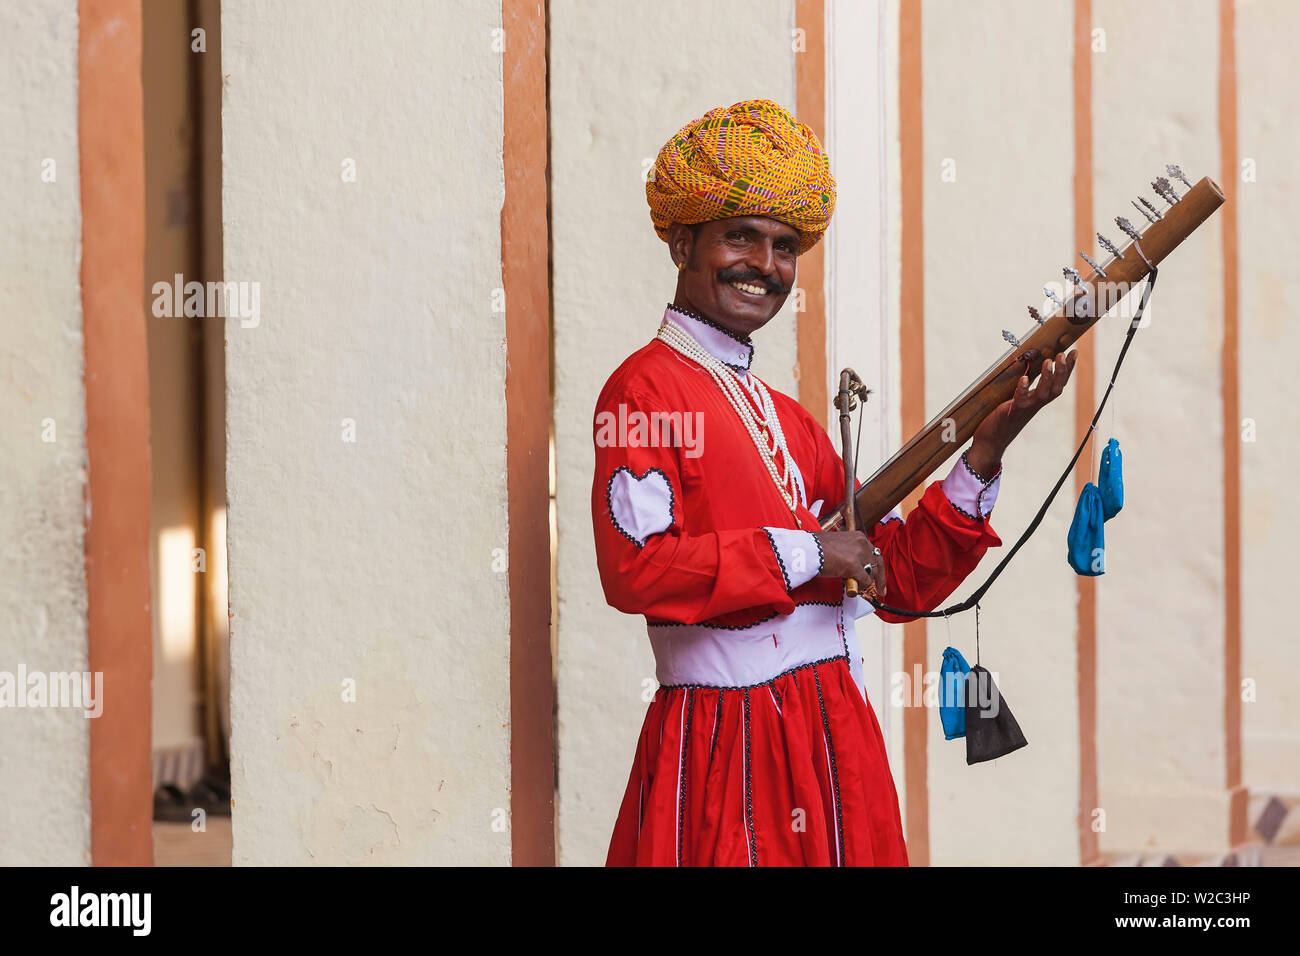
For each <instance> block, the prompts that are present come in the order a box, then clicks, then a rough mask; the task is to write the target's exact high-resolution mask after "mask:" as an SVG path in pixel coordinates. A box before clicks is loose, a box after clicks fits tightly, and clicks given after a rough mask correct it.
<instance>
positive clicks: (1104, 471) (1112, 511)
mask: <svg viewBox="0 0 1300 956" xmlns="http://www.w3.org/2000/svg"><path fill="white" fill-rule="evenodd" d="M1097 484H1099V485H1100V486H1101V512H1102V514H1103V515H1105V520H1107V521H1109V520H1110V519H1111V518H1113V517H1115V516H1116V515H1117V514H1119V510H1120V509H1121V508H1123V507H1124V459H1123V458H1122V457H1121V455H1120V453H1119V442H1117V441H1116V440H1115V439H1113V438H1112V439H1111V440H1110V441H1108V442H1107V443H1106V450H1105V451H1103V452H1102V453H1101V468H1100V469H1098V471H1097Z"/></svg>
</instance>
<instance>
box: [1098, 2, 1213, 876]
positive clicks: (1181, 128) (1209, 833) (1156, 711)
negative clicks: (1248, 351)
mask: <svg viewBox="0 0 1300 956" xmlns="http://www.w3.org/2000/svg"><path fill="white" fill-rule="evenodd" d="M1217 18H1218V4H1217V2H1215V0H1191V2H1184V0H1149V2H1147V3H1143V4H1131V3H1124V2H1121V0H1097V2H1096V3H1094V6H1093V22H1094V24H1095V25H1096V26H1098V27H1101V28H1104V29H1105V30H1106V42H1107V50H1106V52H1105V53H1102V54H1095V55H1094V59H1093V64H1094V74H1093V131H1094V132H1093V136H1094V142H1095V144H1096V148H1095V156H1096V159H1095V164H1096V177H1095V186H1094V193H1093V195H1094V202H1095V205H1094V215H1095V219H1096V222H1097V228H1098V229H1099V230H1101V231H1102V232H1103V233H1105V234H1106V235H1108V236H1110V237H1111V238H1112V239H1114V240H1116V241H1119V236H1118V233H1119V230H1118V229H1116V228H1115V226H1114V217H1115V216H1117V215H1124V216H1128V217H1129V218H1130V219H1131V218H1134V217H1135V216H1136V215H1137V214H1136V212H1135V211H1134V210H1133V208H1132V206H1130V205H1129V202H1128V201H1129V199H1131V198H1132V197H1134V196H1136V195H1138V194H1142V195H1145V196H1146V197H1147V198H1148V199H1152V196H1151V192H1152V191H1151V189H1150V186H1149V185H1148V183H1149V182H1150V180H1151V179H1152V178H1154V177H1155V176H1157V175H1161V174H1163V171H1164V167H1165V165H1166V164H1167V163H1179V164H1181V166H1182V168H1183V169H1184V171H1185V172H1186V173H1187V175H1188V178H1189V179H1191V180H1192V181H1193V182H1195V181H1196V180H1197V179H1199V178H1200V177H1201V176H1205V175H1208V176H1211V177H1213V178H1215V179H1220V178H1221V176H1222V171H1221V170H1220V169H1219V135H1218V116H1217V106H1216V103H1217V91H1218V42H1219V37H1218V29H1217V23H1218V19H1217ZM1136 91H1140V93H1141V96H1140V98H1138V97H1137V96H1135V93H1136ZM1180 192H1181V190H1180ZM1126 206H1127V207H1128V208H1127V210H1126V209H1125V208H1124V207H1126ZM1222 224H1223V216H1222V214H1220V215H1217V216H1215V217H1214V218H1213V219H1211V220H1210V221H1209V222H1207V223H1206V224H1205V225H1204V226H1202V227H1201V228H1200V229H1199V230H1197V231H1196V233H1195V234H1193V235H1192V236H1191V237H1190V238H1189V239H1188V240H1187V241H1186V242H1185V243H1184V244H1183V245H1182V246H1181V247H1180V248H1179V249H1178V250H1177V251H1176V252H1175V253H1174V255H1173V256H1172V257H1171V258H1170V259H1169V260H1168V261H1167V263H1166V264H1165V266H1164V268H1163V269H1162V270H1161V274H1160V278H1159V280H1158V283H1159V284H1158V285H1157V287H1156V289H1155V291H1154V292H1153V294H1152V299H1151V306H1150V308H1149V310H1148V312H1147V315H1146V316H1145V317H1144V318H1149V320H1150V323H1149V325H1147V326H1146V327H1144V328H1142V329H1139V331H1138V333H1137V335H1136V337H1135V338H1134V342H1133V347H1132V348H1131V349H1130V351H1129V354H1128V357H1127V358H1126V359H1125V363H1124V369H1123V372H1122V377H1121V378H1120V381H1119V384H1118V385H1117V386H1116V390H1115V394H1114V395H1113V396H1112V398H1111V402H1112V404H1113V409H1114V411H1113V418H1112V411H1111V409H1110V408H1108V409H1107V411H1106V413H1105V416H1104V417H1103V419H1102V421H1101V423H1100V424H1099V425H1098V432H1099V435H1098V441H1100V442H1104V441H1105V440H1106V439H1108V438H1110V437H1111V436H1112V435H1113V436H1114V437H1116V438H1118V439H1119V441H1120V444H1121V445H1122V446H1123V448H1124V483H1125V489H1124V490H1125V508H1124V511H1123V512H1121V513H1120V514H1119V515H1118V516H1117V517H1116V518H1114V519H1112V520H1111V521H1109V522H1107V524H1106V552H1107V568H1108V571H1107V573H1106V575H1105V576H1104V577H1103V578H1102V579H1101V581H1100V583H1099V585H1098V589H1097V610H1098V614H1097V632H1098V639H1097V656H1098V667H1097V689H1098V699H1097V715H1098V721H1097V754H1098V784H1099V789H1098V792H1099V796H1100V802H1101V807H1102V809H1104V810H1105V811H1106V829H1105V831H1104V832H1102V833H1101V834H1100V845H1101V849H1102V850H1103V851H1107V850H1115V851H1121V850H1132V849H1141V848H1144V847H1148V846H1157V847H1161V848H1164V849H1171V850H1197V851H1203V852H1209V851H1214V850H1219V849H1227V833H1228V804H1227V796H1226V786H1225V778H1224V746H1225V743H1224V722H1223V700H1224V694H1225V688H1224V673H1223V661H1224V651H1223V647H1224V612H1223V603H1222V600H1221V590H1222V576H1221V567H1222V555H1223V548H1224V537H1223V484H1222V469H1223V434H1222V427H1221V418H1222V407H1223V406H1222V374H1221V368H1220V361H1221V358H1220V353H1221V349H1220V345H1221V341H1222V329H1223V285H1222V282H1223V245H1222V242H1223V240H1222ZM1127 328H1128V325H1127V322H1126V321H1125V320H1123V319H1122V318H1118V317H1117V316H1111V317H1110V318H1109V319H1108V320H1106V321H1104V322H1102V323H1101V325H1100V327H1099V328H1098V330H1097V332H1096V333H1095V334H1096V336H1097V339H1096V341H1097V356H1098V362H1097V384H1098V397H1100V395H1101V392H1102V389H1103V387H1104V383H1105V382H1106V381H1108V380H1109V373H1110V370H1111V367H1112V366H1113V364H1114V360H1115V356H1116V355H1117V353H1118V350H1119V347H1120V343H1121V342H1122V339H1123V337H1124V335H1125V333H1126V332H1127ZM1112 421H1113V425H1112ZM1098 447H1099V448H1100V447H1101V446H1100V445H1099V446H1098Z"/></svg>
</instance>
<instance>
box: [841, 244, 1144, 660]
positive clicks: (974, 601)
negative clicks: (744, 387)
mask: <svg viewBox="0 0 1300 956" xmlns="http://www.w3.org/2000/svg"><path fill="white" fill-rule="evenodd" d="M1143 258H1144V259H1145V258H1146V257H1145V256H1144V257H1143ZM1148 264H1149V263H1148ZM1157 271H1158V270H1157V269H1156V267H1155V266H1151V274H1150V275H1148V276H1147V284H1146V285H1145V286H1144V287H1143V289H1142V301H1141V302H1140V303H1139V304H1138V307H1137V313H1136V314H1135V315H1134V316H1133V320H1132V321H1131V322H1130V323H1129V328H1128V335H1126V336H1125V337H1124V346H1123V348H1121V349H1120V350H1119V358H1118V359H1116V360H1115V368H1114V370H1113V371H1112V372H1111V373H1110V384H1109V385H1108V386H1106V394H1105V395H1103V396H1102V398H1101V404H1100V405H1098V406H1097V412H1096V414H1095V415H1093V416H1092V423H1091V424H1090V425H1089V426H1088V432H1087V434H1085V435H1084V436H1083V441H1082V442H1080V443H1079V448H1078V450H1077V451H1076V452H1075V453H1074V457H1073V458H1071V459H1070V463H1069V464H1068V465H1066V466H1065V471H1063V472H1061V477H1060V478H1058V479H1057V481H1056V485H1055V487H1053V488H1052V492H1051V494H1049V495H1048V496H1047V500H1046V501H1044V502H1043V506H1042V507H1041V508H1039V509H1038V514H1036V515H1035V516H1034V520H1033V521H1031V522H1030V523H1029V527H1028V528H1026V529H1025V533H1024V534H1022V535H1021V536H1020V540H1018V541H1017V542H1016V543H1015V544H1014V545H1012V547H1011V550H1010V551H1008V552H1007V555H1006V557H1004V558H1003V559H1002V561H1001V562H1000V563H999V564H998V566H997V567H996V568H994V569H993V573H992V574H990V575H989V578H988V580H987V581H985V582H984V583H983V584H981V585H980V586H979V588H978V589H977V590H976V591H975V593H974V594H972V595H971V596H970V597H968V598H967V599H966V600H964V601H962V602H960V603H959V604H951V605H949V606H948V607H946V608H943V609H942V610H938V611H911V610H905V609H903V608H897V607H894V606H893V605H890V604H882V603H881V602H880V601H878V600H875V599H874V598H866V595H863V597H864V598H866V600H868V601H870V602H871V605H872V607H874V608H875V609H876V610H877V611H884V612H885V613H887V614H894V615H897V616H898V617H911V618H917V617H946V616H948V615H949V614H960V613H961V612H962V611H969V610H970V609H971V608H972V607H973V608H975V609H976V611H975V620H976V637H977V645H976V662H977V663H978V660H979V653H978V634H979V601H980V598H982V597H983V596H984V595H985V593H986V592H987V591H988V589H989V587H990V586H991V585H992V584H993V582H994V581H996V580H997V579H998V575H1000V574H1001V573H1002V571H1003V569H1004V568H1006V566H1007V565H1008V564H1010V563H1011V559H1012V558H1014V557H1015V556H1016V552H1017V551H1019V550H1020V549H1021V547H1022V546H1023V545H1024V543H1025V542H1026V541H1028V540H1029V537H1030V535H1032V534H1033V533H1034V532H1035V531H1036V530H1038V526H1039V524H1040V523H1042V520H1043V517H1044V515H1046V514H1047V509H1048V508H1050V507H1051V505H1052V502H1053V501H1054V500H1055V498H1056V493H1057V492H1058V491H1060V490H1061V486H1062V485H1064V484H1065V479H1066V478H1068V477H1070V472H1071V471H1073V470H1074V465H1075V463H1076V462H1077V461H1078V460H1079V456H1080V455H1082V454H1083V449H1084V447H1085V446H1086V445H1087V444H1088V442H1089V440H1090V439H1091V438H1092V430H1093V429H1094V428H1096V427H1097V422H1098V420H1099V419H1100V418H1101V412H1102V409H1104V408H1105V407H1106V401H1107V399H1109V398H1110V393H1111V392H1112V391H1113V390H1114V388H1115V379H1116V378H1117V377H1118V376H1119V368H1120V366H1121V365H1123V364H1124V356H1125V355H1127V354H1128V347H1129V345H1130V344H1131V343H1132V342H1133V336H1134V335H1135V334H1136V333H1137V330H1138V325H1139V324H1140V323H1141V321H1142V312H1143V311H1144V310H1145V309H1146V307H1147V300H1148V299H1149V298H1150V297H1151V287H1152V286H1154V285H1155V284H1156V272H1157ZM854 464H856V462H854Z"/></svg>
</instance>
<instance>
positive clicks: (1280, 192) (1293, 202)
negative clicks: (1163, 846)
mask: <svg viewBox="0 0 1300 956" xmlns="http://www.w3.org/2000/svg"><path fill="white" fill-rule="evenodd" d="M1297 33H1300V7H1297V5H1296V4H1294V3H1289V2H1287V0H1250V2H1245V3H1238V4H1237V109H1238V149H1239V152H1240V154H1241V158H1242V159H1243V160H1252V161H1253V163H1254V169H1255V175H1254V179H1255V181H1254V182H1244V181H1242V178H1241V175H1240V171H1239V170H1238V171H1230V170H1223V171H1222V175H1223V180H1220V182H1222V181H1224V180H1228V179H1235V180H1236V183H1235V188H1236V190H1237V197H1238V198H1237V216H1238V229H1239V236H1240V240H1239V241H1240V246H1241V253H1240V263H1241V272H1240V275H1241V315H1240V322H1241V324H1240V332H1241V414H1242V417H1243V418H1251V419H1253V420H1254V427H1255V432H1256V440H1255V441H1254V442H1243V443H1242V445H1241V472H1242V483H1241V509H1242V605H1243V607H1242V610H1243V615H1242V618H1243V621H1242V676H1243V677H1245V678H1250V679H1251V680H1253V681H1254V682H1255V685H1256V700H1255V702H1254V703H1245V704H1243V705H1242V738H1243V740H1242V759H1243V768H1242V769H1243V775H1244V778H1245V782H1246V784H1247V785H1248V786H1249V787H1250V788H1251V790H1252V792H1255V791H1258V792H1262V793H1266V794H1268V793H1291V794H1295V793H1300V708H1297V707H1296V692H1295V684H1294V681H1293V680H1292V679H1291V678H1290V675H1289V673H1288V672H1289V670H1290V668H1289V666H1287V664H1286V663H1285V662H1287V661H1289V659H1290V658H1291V655H1292V653H1293V650H1294V647H1295V640H1294V638H1295V630H1296V629H1295V625H1294V624H1293V623H1292V622H1291V620H1290V618H1291V616H1292V613H1293V612H1292V609H1291V606H1290V602H1289V600H1288V598H1289V596H1290V595H1291V593H1292V592H1293V591H1294V587H1295V586H1294V571H1293V568H1294V563H1295V542H1296V541H1297V540H1300V518H1298V517H1297V510H1296V505H1295V500H1294V499H1295V496H1294V493H1293V489H1294V487H1295V480H1294V477H1293V476H1295V475H1296V474H1297V473H1300V442H1297V440H1296V434H1297V432H1298V431H1300V380H1298V379H1297V378H1296V376H1295V374H1294V357H1295V355H1296V354H1298V353H1300V328H1298V327H1297V326H1296V324H1295V322H1294V318H1293V314H1292V312H1291V308H1292V304H1293V303H1294V302H1296V300H1297V298H1300V236H1297V233H1296V225H1295V224H1296V221H1297V219H1300V183H1297V181H1296V166H1297V163H1296V158H1297V156H1300V136H1298V135H1297V130H1296V127H1295V122H1294V117H1295V116H1296V115H1297V113H1298V112H1300V97H1298V94H1297V89H1296V83H1295V78H1294V62H1295V51H1294V45H1293V42H1292V38H1293V37H1295V36H1296V35H1297ZM1239 435H1240V433H1239Z"/></svg>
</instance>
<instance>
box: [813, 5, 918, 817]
mask: <svg viewBox="0 0 1300 956" xmlns="http://www.w3.org/2000/svg"><path fill="white" fill-rule="evenodd" d="M826 11H827V20H826V36H827V46H826V57H827V74H826V108H827V115H828V117H829V129H828V133H827V148H828V149H829V150H830V153H831V169H832V171H833V172H834V173H835V177H836V186H837V187H838V197H837V199H836V203H835V216H834V220H833V222H832V224H831V228H830V231H829V233H828V235H827V238H826V240H825V241H826V242H827V270H828V274H829V275H830V276H832V277H839V281H832V282H831V283H830V284H829V285H828V295H827V302H828V306H827V311H828V320H827V350H828V352H829V355H828V361H827V366H826V367H827V371H828V374H829V376H830V379H831V381H830V384H829V386H828V392H827V398H828V400H829V401H831V402H833V401H834V398H835V392H836V390H837V389H838V387H839V373H840V370H841V369H842V368H844V367H846V366H848V367H851V368H852V369H853V370H854V371H856V372H857V373H858V375H859V376H860V377H861V378H862V380H863V383H864V384H865V385H866V386H867V387H868V388H870V389H872V394H871V397H870V399H869V400H868V402H867V406H866V410H865V412H863V413H862V422H861V447H860V449H859V461H858V470H857V473H858V477H859V478H860V479H862V480H864V481H865V480H866V479H867V478H868V477H869V476H870V475H871V473H872V472H874V471H875V470H876V469H877V468H878V467H879V466H880V465H881V464H882V463H883V462H884V461H885V460H887V459H888V458H889V457H890V456H891V455H892V454H893V453H894V452H895V451H897V449H898V447H899V445H900V444H901V418H900V411H901V407H900V403H899V395H900V388H901V376H900V374H899V371H900V365H899V312H898V309H899V289H900V283H899V271H900V270H899V266H900V261H901V256H900V246H899V241H900V238H901V225H902V219H901V205H902V204H901V195H900V191H899V190H900V178H899V172H900V170H899V142H898V134H899V112H898V4H897V3H895V2H888V3H880V4H877V3H862V2H860V0H831V2H829V3H827V5H826ZM858 415H859V413H858V412H854V413H853V434H854V439H855V441H856V440H857V436H858ZM826 421H827V422H829V424H830V429H829V435H830V438H831V442H832V444H833V446H834V447H835V448H836V449H839V448H840V446H841V439H840V430H839V412H838V411H837V410H836V409H834V408H831V407H828V409H827V418H826ZM857 631H858V643H859V646H860V647H861V648H862V653H863V657H864V666H863V677H864V679H865V681H866V690H867V699H868V700H869V701H870V702H871V705H872V706H873V707H874V708H875V711H876V718H877V719H878V720H879V721H880V725H881V730H882V732H883V733H884V736H885V741H886V744H887V746H888V748H889V760H890V767H891V769H892V771H893V775H894V784H895V786H896V787H897V789H898V795H899V801H900V804H902V805H903V806H905V805H906V796H905V791H906V787H905V779H904V775H903V763H902V759H903V751H902V729H903V722H902V717H901V712H900V711H899V710H898V708H896V707H891V706H890V688H891V687H892V685H893V681H892V676H893V673H894V672H895V671H896V670H898V669H899V667H900V666H901V663H900V662H901V661H902V636H903V629H902V628H901V627H896V626H891V625H886V624H883V623H882V622H881V621H879V620H878V619H877V618H876V617H875V616H874V615H869V616H867V617H863V618H859V619H858V621H857Z"/></svg>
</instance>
